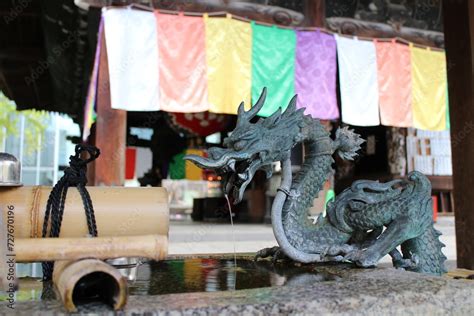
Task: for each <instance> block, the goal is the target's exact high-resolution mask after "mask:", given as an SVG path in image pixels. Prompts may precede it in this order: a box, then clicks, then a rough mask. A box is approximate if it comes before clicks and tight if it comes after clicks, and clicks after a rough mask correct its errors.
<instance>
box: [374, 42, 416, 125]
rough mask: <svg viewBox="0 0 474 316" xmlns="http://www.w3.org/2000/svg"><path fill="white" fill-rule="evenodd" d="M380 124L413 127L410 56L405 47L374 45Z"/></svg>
mask: <svg viewBox="0 0 474 316" xmlns="http://www.w3.org/2000/svg"><path fill="white" fill-rule="evenodd" d="M375 48H376V51H377V79H378V85H379V104H380V121H381V123H382V124H383V125H388V126H397V127H410V126H413V119H412V110H411V105H412V104H411V101H412V97H411V90H412V82H411V57H410V48H409V47H408V46H407V45H403V44H398V43H396V42H395V40H393V41H392V42H377V41H376V42H375Z"/></svg>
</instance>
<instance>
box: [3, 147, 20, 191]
mask: <svg viewBox="0 0 474 316" xmlns="http://www.w3.org/2000/svg"><path fill="white" fill-rule="evenodd" d="M20 174H21V164H20V162H19V161H18V159H16V157H15V156H13V155H10V154H7V153H0V187H17V186H21V185H22V184H21V181H20Z"/></svg>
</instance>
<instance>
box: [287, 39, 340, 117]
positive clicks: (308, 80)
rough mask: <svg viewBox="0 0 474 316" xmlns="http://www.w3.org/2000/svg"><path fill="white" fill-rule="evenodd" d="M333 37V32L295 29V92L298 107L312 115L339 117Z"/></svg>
mask: <svg viewBox="0 0 474 316" xmlns="http://www.w3.org/2000/svg"><path fill="white" fill-rule="evenodd" d="M336 73H337V62H336V40H335V39H334V36H333V35H330V34H325V33H321V32H320V31H316V32H305V31H298V32H296V64H295V92H296V93H297V94H298V100H297V107H298V108H302V107H305V108H306V110H305V114H309V115H311V116H312V117H313V118H318V119H323V120H333V119H337V118H339V108H338V106H337V91H336Z"/></svg>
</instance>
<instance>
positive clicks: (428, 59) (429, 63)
mask: <svg viewBox="0 0 474 316" xmlns="http://www.w3.org/2000/svg"><path fill="white" fill-rule="evenodd" d="M410 51H411V65H412V88H413V90H412V96H413V99H412V102H413V126H414V127H416V128H419V129H424V130H432V131H442V130H445V129H446V103H447V102H446V100H447V77H446V56H445V53H444V52H438V51H432V50H430V49H425V48H418V47H413V45H410Z"/></svg>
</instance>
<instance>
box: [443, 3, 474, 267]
mask: <svg viewBox="0 0 474 316" xmlns="http://www.w3.org/2000/svg"><path fill="white" fill-rule="evenodd" d="M443 15H444V33H445V38H446V55H447V69H448V90H449V107H450V119H451V151H452V159H453V185H454V202H455V222H456V247H457V265H458V267H459V268H465V269H474V194H472V193H471V190H472V188H473V187H474V163H473V162H474V111H473V109H474V73H473V69H474V2H472V1H470V0H457V1H443Z"/></svg>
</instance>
